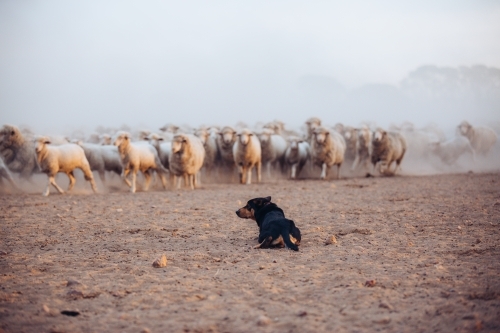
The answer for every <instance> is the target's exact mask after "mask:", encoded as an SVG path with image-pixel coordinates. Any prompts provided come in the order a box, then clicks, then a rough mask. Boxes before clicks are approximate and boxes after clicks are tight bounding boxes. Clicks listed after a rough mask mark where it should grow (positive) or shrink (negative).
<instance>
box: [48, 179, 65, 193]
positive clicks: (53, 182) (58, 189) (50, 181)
mask: <svg viewBox="0 0 500 333" xmlns="http://www.w3.org/2000/svg"><path fill="white" fill-rule="evenodd" d="M49 184H52V186H54V187H55V188H56V190H57V191H58V192H59V193H61V194H64V191H63V189H62V188H60V187H59V185H57V184H56V179H55V176H49ZM45 193H46V194H44V195H45V196H47V195H49V186H48V185H47V190H46V191H45Z"/></svg>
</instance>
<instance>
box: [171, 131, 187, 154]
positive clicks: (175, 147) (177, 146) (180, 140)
mask: <svg viewBox="0 0 500 333" xmlns="http://www.w3.org/2000/svg"><path fill="white" fill-rule="evenodd" d="M186 142H187V137H186V136H185V135H182V134H178V135H176V136H174V139H173V140H172V154H177V153H179V152H181V151H182V148H183V146H184V144H185V143H186Z"/></svg>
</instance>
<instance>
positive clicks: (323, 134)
mask: <svg viewBox="0 0 500 333" xmlns="http://www.w3.org/2000/svg"><path fill="white" fill-rule="evenodd" d="M313 135H314V140H315V141H316V143H318V144H320V145H323V144H325V142H326V140H327V138H328V136H329V135H330V131H329V130H328V129H326V128H324V127H318V128H316V129H315V130H314V133H313Z"/></svg>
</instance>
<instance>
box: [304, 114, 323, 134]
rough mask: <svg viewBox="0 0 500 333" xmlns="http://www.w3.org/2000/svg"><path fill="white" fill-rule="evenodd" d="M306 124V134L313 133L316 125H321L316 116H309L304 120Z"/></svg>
mask: <svg viewBox="0 0 500 333" xmlns="http://www.w3.org/2000/svg"><path fill="white" fill-rule="evenodd" d="M306 126H307V134H308V135H313V133H314V130H315V129H316V128H317V127H320V126H321V120H320V119H319V118H316V117H312V118H309V119H307V121H306Z"/></svg>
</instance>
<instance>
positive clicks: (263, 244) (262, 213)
mask: <svg viewBox="0 0 500 333" xmlns="http://www.w3.org/2000/svg"><path fill="white" fill-rule="evenodd" d="M236 215H238V217H241V218H242V219H252V220H254V221H256V222H257V225H258V226H259V245H257V246H255V247H254V248H256V249H259V248H260V249H264V248H271V247H284V246H286V247H288V248H290V249H292V250H294V251H298V250H299V247H298V245H300V239H301V236H300V230H299V228H297V227H296V226H295V223H294V222H293V221H292V220H289V219H287V218H285V213H284V212H283V210H282V209H281V208H279V207H278V206H276V204H275V203H272V202H271V197H266V198H255V199H251V200H249V201H248V202H247V204H246V206H245V207H242V208H240V209H238V210H237V211H236Z"/></svg>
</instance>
